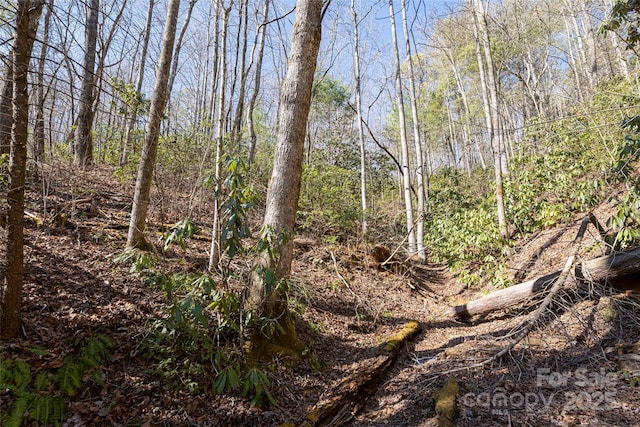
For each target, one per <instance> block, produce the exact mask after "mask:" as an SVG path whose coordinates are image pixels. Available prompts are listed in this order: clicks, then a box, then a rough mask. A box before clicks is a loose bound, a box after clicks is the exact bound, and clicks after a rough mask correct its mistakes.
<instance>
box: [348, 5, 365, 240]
mask: <svg viewBox="0 0 640 427" xmlns="http://www.w3.org/2000/svg"><path fill="white" fill-rule="evenodd" d="M351 17H352V19H353V49H354V55H353V57H354V73H355V80H356V87H355V91H356V120H357V125H356V126H357V128H358V141H359V142H360V200H361V202H362V238H363V239H364V240H365V241H366V239H367V233H368V230H367V228H368V226H367V217H368V215H369V212H368V207H367V175H366V166H367V159H366V150H365V146H364V129H363V125H362V96H361V91H362V88H361V81H362V80H361V76H360V34H359V31H358V26H359V22H358V14H357V12H356V2H355V0H351Z"/></svg>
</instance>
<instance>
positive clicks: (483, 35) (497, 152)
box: [472, 0, 509, 241]
mask: <svg viewBox="0 0 640 427" xmlns="http://www.w3.org/2000/svg"><path fill="white" fill-rule="evenodd" d="M472 7H473V13H474V22H475V26H474V28H475V29H476V31H477V37H476V40H477V42H476V48H477V50H478V67H479V70H480V80H481V82H482V85H483V90H486V93H485V96H484V98H485V114H486V116H487V126H488V128H489V140H490V142H491V147H492V148H493V162H494V169H495V177H496V204H497V211H498V227H499V230H500V236H501V237H502V239H503V240H504V241H507V240H508V238H509V234H508V231H507V219H506V214H505V208H504V189H503V184H502V161H501V160H502V159H501V158H502V151H503V150H504V141H503V133H502V128H501V125H500V107H499V104H498V86H497V80H496V77H495V68H494V66H493V56H492V53H491V42H490V40H489V32H488V30H487V21H486V16H485V12H484V5H483V3H482V0H472ZM480 46H481V47H482V53H484V61H483V58H482V54H481V53H480ZM485 64H486V66H485Z"/></svg>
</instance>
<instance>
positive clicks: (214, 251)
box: [209, 0, 233, 271]
mask: <svg viewBox="0 0 640 427" xmlns="http://www.w3.org/2000/svg"><path fill="white" fill-rule="evenodd" d="M232 6H233V0H231V1H230V2H229V6H228V7H226V8H224V21H223V23H222V35H221V37H220V38H221V42H220V43H221V46H222V51H221V52H220V66H219V68H218V75H219V78H220V82H219V84H218V90H219V91H220V96H219V100H218V110H217V112H216V122H217V130H216V138H215V140H216V159H215V164H214V180H215V182H216V185H215V192H214V196H213V225H212V231H211V249H210V251H209V270H210V271H211V270H213V269H215V268H216V266H217V265H218V261H219V260H220V255H221V253H220V251H221V242H220V223H221V219H220V200H219V198H220V195H219V194H218V192H219V189H220V185H219V184H218V183H219V182H220V179H221V177H222V170H221V162H222V152H223V150H224V134H225V114H224V111H225V104H226V96H225V95H226V89H227V34H228V30H229V15H230V14H231V8H232Z"/></svg>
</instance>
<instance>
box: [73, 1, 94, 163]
mask: <svg viewBox="0 0 640 427" xmlns="http://www.w3.org/2000/svg"><path fill="white" fill-rule="evenodd" d="M87 8H88V10H87V23H86V27H85V45H84V47H85V52H84V63H83V65H82V67H83V70H82V71H83V75H82V94H81V95H80V112H79V117H78V130H77V132H76V146H75V155H74V163H75V165H76V166H79V167H81V168H82V169H84V168H86V167H87V166H90V165H91V163H92V162H93V137H92V135H91V132H92V130H93V117H94V114H95V112H94V110H93V101H94V96H95V85H96V82H95V70H94V68H95V66H96V44H97V39H98V12H99V10H100V0H91V2H90V4H89V5H88V6H87Z"/></svg>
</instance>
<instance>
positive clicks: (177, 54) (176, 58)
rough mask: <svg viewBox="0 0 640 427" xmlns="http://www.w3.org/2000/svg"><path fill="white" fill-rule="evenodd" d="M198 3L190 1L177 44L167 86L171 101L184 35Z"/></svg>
mask: <svg viewBox="0 0 640 427" xmlns="http://www.w3.org/2000/svg"><path fill="white" fill-rule="evenodd" d="M197 1H198V0H190V1H189V8H188V9H187V16H186V17H185V18H184V23H183V24H182V28H181V29H180V35H179V36H178V41H177V42H176V46H175V52H174V54H173V63H172V64H171V76H170V77H169V83H168V85H167V99H169V100H171V92H172V91H173V83H174V82H175V80H176V75H177V74H178V62H179V60H180V49H182V40H183V39H184V34H185V33H186V32H187V27H188V26H189V22H190V21H191V14H192V12H193V7H194V6H195V5H196V2H197Z"/></svg>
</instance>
